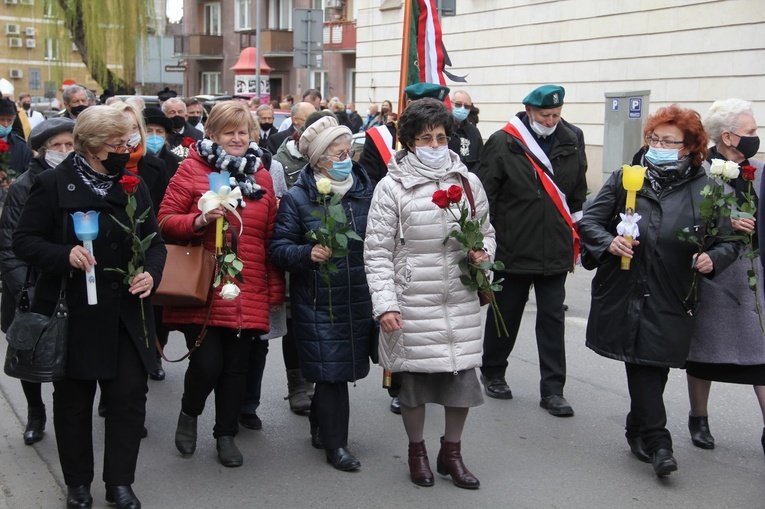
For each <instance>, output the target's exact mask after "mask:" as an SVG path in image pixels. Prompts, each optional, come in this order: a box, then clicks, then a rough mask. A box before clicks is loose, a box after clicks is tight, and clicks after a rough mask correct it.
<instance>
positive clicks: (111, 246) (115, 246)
mask: <svg viewBox="0 0 765 509" xmlns="http://www.w3.org/2000/svg"><path fill="white" fill-rule="evenodd" d="M109 247H110V248H112V249H117V248H118V247H119V246H118V245H117V243H116V242H112V243H111V244H109Z"/></svg>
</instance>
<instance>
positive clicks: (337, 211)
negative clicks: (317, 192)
mask: <svg viewBox="0 0 765 509" xmlns="http://www.w3.org/2000/svg"><path fill="white" fill-rule="evenodd" d="M329 217H331V218H332V219H334V220H335V221H336V222H338V223H340V224H345V222H346V221H347V219H346V217H345V209H343V206H342V205H336V206H332V207H330V208H329Z"/></svg>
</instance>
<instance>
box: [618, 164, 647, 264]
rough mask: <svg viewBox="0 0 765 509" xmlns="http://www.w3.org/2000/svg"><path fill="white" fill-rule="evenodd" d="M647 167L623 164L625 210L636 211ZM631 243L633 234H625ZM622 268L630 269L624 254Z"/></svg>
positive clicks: (628, 261) (628, 260)
mask: <svg viewBox="0 0 765 509" xmlns="http://www.w3.org/2000/svg"><path fill="white" fill-rule="evenodd" d="M645 170H646V169H645V167H644V166H639V165H636V166H630V165H628V164H625V165H624V166H622V185H623V186H624V189H626V190H627V200H626V202H625V204H624V210H625V211H626V210H627V209H632V211H633V212H634V211H635V202H636V200H637V192H638V191H639V190H640V189H641V188H642V187H643V180H644V179H645ZM624 238H625V239H627V241H629V242H630V243H631V242H632V241H633V238H632V236H630V235H625V236H624ZM622 270H630V259H629V258H627V257H625V256H622Z"/></svg>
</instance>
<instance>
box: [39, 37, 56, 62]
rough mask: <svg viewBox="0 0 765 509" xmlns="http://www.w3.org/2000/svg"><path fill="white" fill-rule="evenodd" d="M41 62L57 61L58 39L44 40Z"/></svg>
mask: <svg viewBox="0 0 765 509" xmlns="http://www.w3.org/2000/svg"><path fill="white" fill-rule="evenodd" d="M43 60H58V39H45V48H44V51H43Z"/></svg>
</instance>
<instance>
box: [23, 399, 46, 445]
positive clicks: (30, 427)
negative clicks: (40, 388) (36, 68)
mask: <svg viewBox="0 0 765 509" xmlns="http://www.w3.org/2000/svg"><path fill="white" fill-rule="evenodd" d="M46 420H47V418H46V417H45V405H43V406H41V407H29V409H28V410H27V427H26V428H25V429H24V443H25V444H27V445H32V444H34V443H36V442H39V441H40V440H42V438H43V432H44V431H45V422H46Z"/></svg>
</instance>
